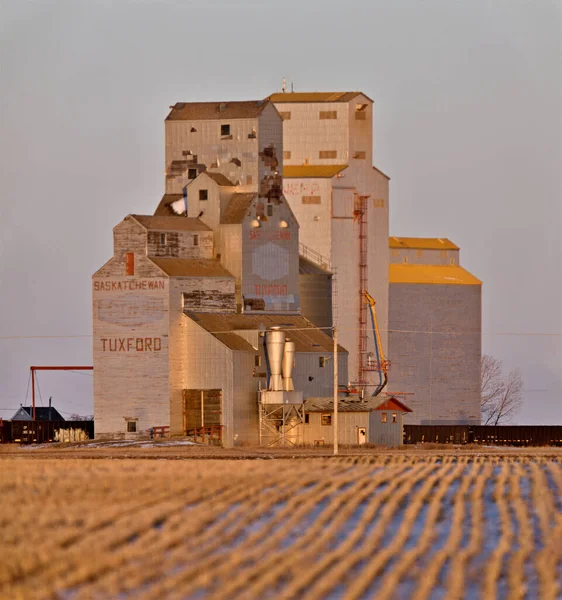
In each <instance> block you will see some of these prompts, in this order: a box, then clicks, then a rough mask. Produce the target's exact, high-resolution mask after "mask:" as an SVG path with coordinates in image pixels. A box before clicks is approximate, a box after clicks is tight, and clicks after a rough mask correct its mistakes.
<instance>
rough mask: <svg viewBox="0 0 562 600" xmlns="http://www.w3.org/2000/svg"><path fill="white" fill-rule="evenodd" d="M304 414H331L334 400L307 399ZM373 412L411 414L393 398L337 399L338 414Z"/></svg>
mask: <svg viewBox="0 0 562 600" xmlns="http://www.w3.org/2000/svg"><path fill="white" fill-rule="evenodd" d="M304 410H305V412H333V410H334V399H333V398H332V397H331V396H330V397H327V398H307V399H306V400H305V401H304ZM373 410H399V411H402V412H412V409H411V408H408V407H407V406H406V405H405V404H404V403H403V402H400V400H398V399H397V398H394V397H393V396H386V397H382V398H381V397H380V396H376V397H375V396H366V397H365V398H360V397H359V396H346V397H345V398H338V411H339V412H372V411H373Z"/></svg>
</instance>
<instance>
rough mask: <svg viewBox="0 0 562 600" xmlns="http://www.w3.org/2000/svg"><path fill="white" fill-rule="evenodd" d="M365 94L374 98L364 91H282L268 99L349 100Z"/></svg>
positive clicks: (304, 100)
mask: <svg viewBox="0 0 562 600" xmlns="http://www.w3.org/2000/svg"><path fill="white" fill-rule="evenodd" d="M360 95H363V96H365V98H367V100H370V101H371V102H372V100H371V99H370V98H369V96H366V95H365V94H363V92H281V93H276V94H271V96H268V99H269V100H271V101H272V102H277V103H284V102H349V101H350V100H353V98H355V97H356V96H360Z"/></svg>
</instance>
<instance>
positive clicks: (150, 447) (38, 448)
mask: <svg viewBox="0 0 562 600" xmlns="http://www.w3.org/2000/svg"><path fill="white" fill-rule="evenodd" d="M504 454H506V455H509V456H521V457H524V456H531V457H532V456H534V457H552V458H560V459H562V448H558V447H524V448H515V447H499V446H479V445H476V444H469V445H452V444H420V445H406V446H402V447H401V448H385V447H373V446H351V447H345V446H343V447H342V446H340V448H339V455H340V456H361V457H364V456H369V457H378V456H404V457H410V456H452V455H453V456H456V455H458V456H488V455H504ZM332 456H333V449H332V447H331V446H324V447H314V448H311V447H309V448H303V447H287V448H263V447H235V448H230V449H224V448H220V447H215V446H206V445H198V444H191V443H190V442H189V441H187V440H184V439H173V440H169V439H161V440H139V441H136V442H127V441H122V442H99V441H95V440H94V441H90V442H81V443H65V444H40V445H31V444H30V445H22V444H0V460H1V459H3V458H37V459H44V458H64V459H70V458H84V459H87V458H90V459H101V458H111V459H126V458H130V459H135V458H138V459H141V458H142V459H164V458H166V459H170V460H186V459H208V458H212V459H225V460H244V459H256V460H268V459H294V458H323V457H326V458H327V457H332Z"/></svg>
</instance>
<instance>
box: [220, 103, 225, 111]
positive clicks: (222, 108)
mask: <svg viewBox="0 0 562 600" xmlns="http://www.w3.org/2000/svg"><path fill="white" fill-rule="evenodd" d="M225 110H226V102H221V103H220V104H219V112H224V111H225Z"/></svg>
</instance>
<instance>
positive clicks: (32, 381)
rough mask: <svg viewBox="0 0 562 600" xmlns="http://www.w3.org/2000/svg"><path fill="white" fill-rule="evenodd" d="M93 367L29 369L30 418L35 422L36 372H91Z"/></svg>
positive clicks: (66, 366) (43, 367)
mask: <svg viewBox="0 0 562 600" xmlns="http://www.w3.org/2000/svg"><path fill="white" fill-rule="evenodd" d="M93 369H94V367H92V366H83V365H81V366H78V367H73V366H68V365H64V366H56V367H52V366H51V367H45V366H42V367H29V371H30V373H31V406H32V415H31V418H32V419H33V420H34V421H35V420H36V412H35V373H36V372H37V371H93Z"/></svg>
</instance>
